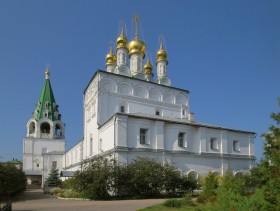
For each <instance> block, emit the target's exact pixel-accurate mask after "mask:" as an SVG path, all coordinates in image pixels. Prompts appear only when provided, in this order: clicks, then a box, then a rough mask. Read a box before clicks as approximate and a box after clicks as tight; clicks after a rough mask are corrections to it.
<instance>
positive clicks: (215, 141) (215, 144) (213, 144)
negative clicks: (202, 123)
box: [210, 138, 219, 150]
mask: <svg viewBox="0 0 280 211" xmlns="http://www.w3.org/2000/svg"><path fill="white" fill-rule="evenodd" d="M210 145H211V149H214V150H217V149H219V145H218V139H217V138H211V139H210Z"/></svg>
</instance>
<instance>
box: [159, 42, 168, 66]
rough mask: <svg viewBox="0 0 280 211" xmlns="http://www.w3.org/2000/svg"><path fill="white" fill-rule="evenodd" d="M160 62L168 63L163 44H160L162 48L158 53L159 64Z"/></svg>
mask: <svg viewBox="0 0 280 211" xmlns="http://www.w3.org/2000/svg"><path fill="white" fill-rule="evenodd" d="M158 61H167V52H166V50H164V48H163V44H162V43H160V47H159V50H158V52H157V62H158Z"/></svg>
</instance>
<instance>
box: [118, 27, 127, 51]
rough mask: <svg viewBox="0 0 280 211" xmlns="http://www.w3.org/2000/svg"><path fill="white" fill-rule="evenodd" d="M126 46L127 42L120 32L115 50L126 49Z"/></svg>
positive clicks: (122, 32)
mask: <svg viewBox="0 0 280 211" xmlns="http://www.w3.org/2000/svg"><path fill="white" fill-rule="evenodd" d="M127 46H128V40H127V39H126V37H125V36H124V31H123V30H122V31H121V34H120V36H119V37H118V38H117V49H118V48H127Z"/></svg>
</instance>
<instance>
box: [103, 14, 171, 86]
mask: <svg viewBox="0 0 280 211" xmlns="http://www.w3.org/2000/svg"><path fill="white" fill-rule="evenodd" d="M134 22H135V33H134V38H133V40H131V41H130V42H129V41H128V39H127V38H126V35H125V30H124V28H125V27H124V26H122V28H121V33H120V35H119V37H118V38H117V40H116V56H115V54H114V53H113V49H112V47H111V48H110V52H109V53H108V54H107V55H106V70H107V72H112V73H115V74H120V75H125V76H130V77H133V78H138V79H141V80H146V81H150V82H153V76H154V74H153V66H152V64H151V60H150V58H148V59H147V60H146V63H145V65H144V58H145V54H146V44H145V42H143V41H142V40H141V39H140V38H139V33H138V31H139V30H138V23H139V18H138V16H136V17H135V18H134ZM167 65H168V61H167V51H166V50H165V48H164V45H163V39H162V38H161V41H160V47H159V50H158V51H157V54H156V69H157V79H156V82H157V83H159V84H163V85H168V86H169V85H170V80H169V79H168V78H167V74H166V72H167Z"/></svg>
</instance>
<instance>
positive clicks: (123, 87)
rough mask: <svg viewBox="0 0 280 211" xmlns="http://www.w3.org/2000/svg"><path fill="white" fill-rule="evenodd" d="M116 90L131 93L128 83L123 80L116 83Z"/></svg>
mask: <svg viewBox="0 0 280 211" xmlns="http://www.w3.org/2000/svg"><path fill="white" fill-rule="evenodd" d="M118 92H119V93H121V94H127V95H131V93H132V88H131V86H130V85H129V84H127V83H124V82H123V83H120V84H119V85H118Z"/></svg>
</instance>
